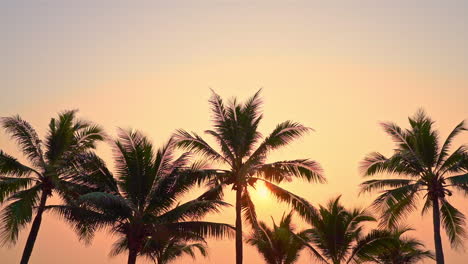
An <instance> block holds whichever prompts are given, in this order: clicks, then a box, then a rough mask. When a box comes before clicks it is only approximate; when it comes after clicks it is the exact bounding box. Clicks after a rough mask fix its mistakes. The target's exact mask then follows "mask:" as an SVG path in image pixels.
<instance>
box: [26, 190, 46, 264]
mask: <svg viewBox="0 0 468 264" xmlns="http://www.w3.org/2000/svg"><path fill="white" fill-rule="evenodd" d="M46 201H47V192H45V191H42V194H41V201H40V202H39V207H38V208H37V213H36V217H35V218H34V221H33V223H32V226H31V231H29V235H28V240H27V241H26V245H25V247H24V250H23V256H22V257H21V262H20V263H21V264H27V263H28V262H29V258H30V257H31V253H32V251H33V248H34V243H36V238H37V234H38V233H39V228H40V227H41V222H42V213H44V209H45V205H46Z"/></svg>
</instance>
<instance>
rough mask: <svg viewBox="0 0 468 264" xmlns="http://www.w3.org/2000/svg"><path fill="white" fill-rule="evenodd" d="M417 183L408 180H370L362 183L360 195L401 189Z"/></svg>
mask: <svg viewBox="0 0 468 264" xmlns="http://www.w3.org/2000/svg"><path fill="white" fill-rule="evenodd" d="M414 183H416V181H414V180H407V179H384V180H368V181H365V182H363V183H361V185H360V187H361V190H360V193H361V194H362V193H366V192H373V191H380V190H382V189H393V188H399V187H403V186H406V185H410V184H414Z"/></svg>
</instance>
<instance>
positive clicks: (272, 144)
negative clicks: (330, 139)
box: [251, 121, 312, 158]
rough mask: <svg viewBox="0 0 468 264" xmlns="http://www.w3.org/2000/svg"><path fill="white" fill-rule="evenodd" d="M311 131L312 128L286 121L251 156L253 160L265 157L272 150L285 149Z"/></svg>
mask: <svg viewBox="0 0 468 264" xmlns="http://www.w3.org/2000/svg"><path fill="white" fill-rule="evenodd" d="M310 131H312V128H309V127H306V126H303V125H301V124H299V123H295V122H292V121H285V122H283V123H280V124H278V125H277V126H276V128H275V129H274V130H273V131H272V132H271V134H270V135H269V136H268V137H266V138H265V139H264V141H263V142H262V143H261V144H260V145H259V146H258V148H257V150H255V152H254V153H253V154H252V155H251V158H257V156H263V155H265V154H266V153H267V152H268V151H270V150H274V149H277V148H280V147H283V146H285V145H287V144H289V143H291V142H292V141H293V140H295V139H298V138H300V137H301V136H303V135H305V134H306V133H308V132H310Z"/></svg>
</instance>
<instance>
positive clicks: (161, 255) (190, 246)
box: [142, 235, 208, 264]
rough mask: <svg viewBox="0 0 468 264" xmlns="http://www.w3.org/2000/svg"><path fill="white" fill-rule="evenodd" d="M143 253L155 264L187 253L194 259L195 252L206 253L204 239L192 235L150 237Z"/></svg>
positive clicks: (169, 261) (166, 261)
mask: <svg viewBox="0 0 468 264" xmlns="http://www.w3.org/2000/svg"><path fill="white" fill-rule="evenodd" d="M145 248H146V249H145V251H144V252H142V254H143V255H147V256H148V257H149V258H150V259H152V260H153V261H154V262H155V263H156V264H169V263H172V262H173V261H174V260H175V259H177V258H178V257H181V256H183V255H189V256H191V257H192V258H193V259H195V256H196V255H195V253H196V252H197V251H198V252H199V253H200V255H202V256H204V257H206V256H207V255H208V252H207V246H206V241H205V240H204V239H203V238H202V237H199V236H196V235H194V236H193V237H188V236H185V237H183V238H182V237H170V238H167V237H163V238H160V237H158V238H156V239H152V240H151V241H150V242H149V244H148V246H147V247H145Z"/></svg>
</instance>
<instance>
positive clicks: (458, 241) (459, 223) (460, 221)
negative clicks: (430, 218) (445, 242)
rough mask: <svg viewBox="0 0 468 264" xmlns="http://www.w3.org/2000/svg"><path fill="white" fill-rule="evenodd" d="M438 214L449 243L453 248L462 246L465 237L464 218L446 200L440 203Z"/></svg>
mask: <svg viewBox="0 0 468 264" xmlns="http://www.w3.org/2000/svg"><path fill="white" fill-rule="evenodd" d="M440 213H441V216H442V223H443V225H444V228H445V231H446V232H447V235H448V237H449V239H450V243H451V244H452V246H453V247H458V246H462V245H463V239H464V238H465V237H466V231H465V228H464V226H465V216H464V215H463V213H461V212H460V211H459V210H458V209H456V208H455V207H453V206H452V205H451V204H450V203H449V202H448V201H447V200H442V201H441V206H440Z"/></svg>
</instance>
